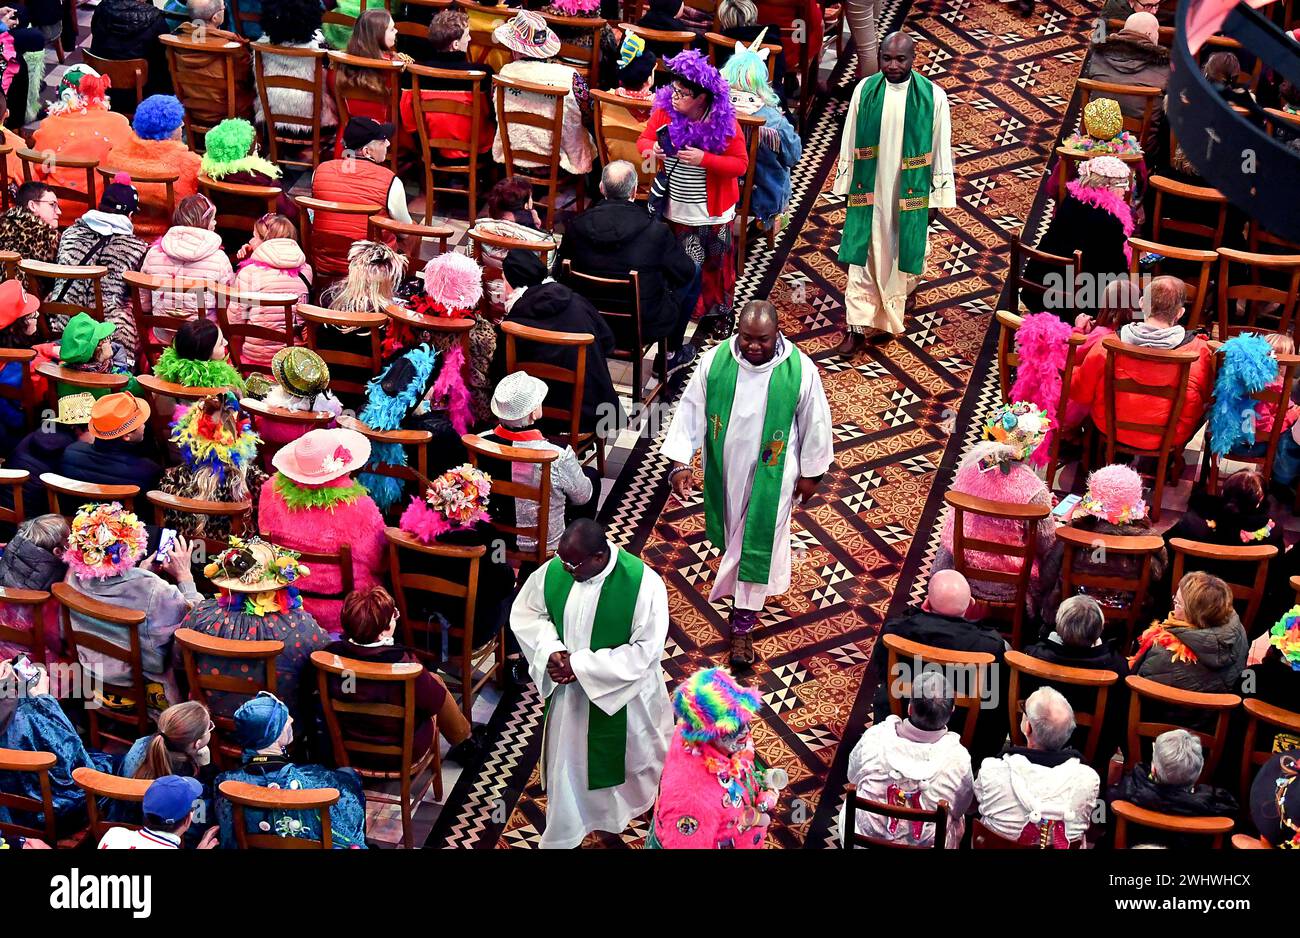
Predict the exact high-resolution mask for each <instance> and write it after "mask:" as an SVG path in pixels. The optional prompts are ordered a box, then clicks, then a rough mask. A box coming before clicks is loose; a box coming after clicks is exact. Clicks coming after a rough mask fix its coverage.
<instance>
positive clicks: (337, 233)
mask: <svg viewBox="0 0 1300 938" xmlns="http://www.w3.org/2000/svg"><path fill="white" fill-rule="evenodd" d="M392 139H393V125H392V124H381V123H379V121H377V120H375V119H374V118H372V117H353V118H351V119H350V120H349V121H348V123H347V126H346V127H345V128H344V129H343V158H342V159H341V160H325V161H324V162H322V163H321V164H320V165H319V166H317V167H316V172H315V173H313V174H312V177H311V195H312V198H314V199H325V200H327V201H330V202H363V203H365V202H368V203H370V204H373V205H382V206H384V207H385V214H386V215H387V217H389V218H392V219H395V220H396V221H400V222H407V223H408V224H409V223H410V221H411V212H410V210H409V209H408V208H407V205H406V190H405V189H403V188H402V181H401V180H400V179H398V178H397V174H396V173H394V172H393V171H392V170H391V169H389V168H388V165H387V163H386V162H385V161H386V160H387V159H388V148H389V146H390V145H391V141H392ZM367 227H368V219H366V218H365V217H364V216H362V215H342V214H339V213H337V212H316V213H315V217H314V218H313V219H312V239H313V244H312V252H313V255H314V256H313V257H312V258H311V262H312V266H313V267H314V268H315V270H316V273H317V274H318V275H319V274H325V275H327V276H331V277H338V276H342V275H343V274H346V273H347V272H348V251H349V250H350V249H351V248H352V245H353V244H354V243H355V242H357V241H364V240H366V239H367V231H366V229H367ZM385 243H388V244H389V245H390V246H392V244H394V243H395V242H394V241H393V239H392V238H391V237H390V238H388V239H386V242H385Z"/></svg>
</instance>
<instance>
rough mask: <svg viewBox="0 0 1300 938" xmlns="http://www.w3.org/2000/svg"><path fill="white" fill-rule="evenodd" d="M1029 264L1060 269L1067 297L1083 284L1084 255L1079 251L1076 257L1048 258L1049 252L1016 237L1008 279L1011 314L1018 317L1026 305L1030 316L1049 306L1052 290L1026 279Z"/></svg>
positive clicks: (1055, 256) (1053, 255) (1059, 256)
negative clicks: (1081, 280)
mask: <svg viewBox="0 0 1300 938" xmlns="http://www.w3.org/2000/svg"><path fill="white" fill-rule="evenodd" d="M1026 261H1038V262H1039V263H1041V264H1047V265H1048V266H1050V267H1055V268H1059V269H1060V270H1059V274H1060V277H1061V282H1062V284H1063V285H1064V286H1065V288H1066V290H1067V295H1069V294H1072V293H1073V290H1072V289H1071V287H1072V285H1074V284H1077V283H1079V282H1080V280H1079V278H1080V276H1081V275H1082V274H1083V252H1082V251H1080V250H1077V249H1076V250H1075V252H1074V256H1073V257H1062V256H1061V255H1059V254H1048V253H1047V252H1046V251H1040V250H1038V248H1031V247H1029V246H1028V245H1026V244H1024V243H1023V242H1022V241H1021V240H1020V236H1019V235H1012V236H1011V267H1010V270H1009V272H1008V278H1007V279H1008V280H1009V281H1010V284H1011V312H1013V313H1016V314H1019V313H1020V307H1021V304H1022V303H1023V304H1024V307H1025V309H1026V310H1027V311H1028V312H1031V313H1039V312H1042V311H1043V306H1044V302H1045V300H1044V297H1045V296H1046V295H1047V293H1048V292H1049V291H1050V290H1051V287H1049V286H1048V284H1046V283H1040V282H1039V281H1036V280H1029V279H1026V277H1025V274H1024V267H1025V262H1026ZM1044 279H1046V278H1044Z"/></svg>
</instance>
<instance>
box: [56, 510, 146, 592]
mask: <svg viewBox="0 0 1300 938" xmlns="http://www.w3.org/2000/svg"><path fill="white" fill-rule="evenodd" d="M146 546H147V541H146V536H145V530H144V523H143V522H142V521H141V520H140V519H139V518H137V517H136V516H135V514H134V512H130V511H127V510H125V509H124V508H123V507H122V504H121V502H111V503H107V504H106V503H104V502H88V503H87V504H85V505H82V506H81V507H80V508H78V509H77V514H76V516H75V517H74V518H73V519H72V529H71V531H70V532H69V534H68V548H67V550H66V551H65V552H64V554H63V559H64V560H65V561H66V562H67V564H68V569H69V570H71V571H72V572H73V573H75V574H76V575H77V576H79V577H82V578H86V579H95V580H102V579H104V578H105V577H110V576H117V575H118V574H121V573H125V572H126V571H127V570H129V569H131V568H132V567H134V566H135V565H136V563H137V562H138V561H139V560H140V558H141V557H143V556H144V552H145V549H146Z"/></svg>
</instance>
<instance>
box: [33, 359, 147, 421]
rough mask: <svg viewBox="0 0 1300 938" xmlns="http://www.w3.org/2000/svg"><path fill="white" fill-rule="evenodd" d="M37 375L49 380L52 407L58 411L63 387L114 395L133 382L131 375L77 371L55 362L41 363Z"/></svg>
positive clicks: (37, 368)
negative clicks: (61, 387)
mask: <svg viewBox="0 0 1300 938" xmlns="http://www.w3.org/2000/svg"><path fill="white" fill-rule="evenodd" d="M36 373H37V374H38V375H40V376H41V377H43V378H46V379H47V382H46V383H47V384H48V387H49V390H48V394H49V401H50V406H51V407H53V408H54V409H55V410H58V406H59V397H60V394H59V391H60V386H61V385H63V386H67V387H72V388H77V389H78V390H80V391H90V392H92V393H95V394H100V393H109V394H112V393H115V392H117V391H122V390H124V389H125V388H126V386H127V384H128V383H129V382H130V380H131V376H130V375H119V374H99V373H98V372H93V371H77V370H76V369H75V368H64V367H63V366H62V365H56V364H54V363H53V362H41V363H40V364H39V365H38V366H37V367H36Z"/></svg>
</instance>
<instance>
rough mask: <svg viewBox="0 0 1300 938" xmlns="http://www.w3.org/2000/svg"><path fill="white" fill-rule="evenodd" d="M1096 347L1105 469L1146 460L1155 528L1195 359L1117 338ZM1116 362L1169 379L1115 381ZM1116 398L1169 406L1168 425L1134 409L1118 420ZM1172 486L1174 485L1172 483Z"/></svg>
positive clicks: (1179, 443) (1178, 446) (1179, 447)
mask: <svg viewBox="0 0 1300 938" xmlns="http://www.w3.org/2000/svg"><path fill="white" fill-rule="evenodd" d="M1135 256H1136V255H1135ZM1101 344H1102V347H1103V348H1105V350H1106V353H1107V354H1106V364H1105V369H1106V370H1105V376H1104V378H1103V393H1104V394H1105V407H1106V410H1105V413H1106V431H1105V433H1104V434H1103V435H1104V437H1105V441H1106V442H1105V451H1106V463H1105V464H1106V465H1108V466H1110V465H1114V463H1115V454H1116V453H1130V454H1132V455H1134V456H1146V457H1150V458H1152V459H1154V460H1155V461H1156V468H1155V472H1154V474H1150V473H1143V476H1144V477H1146V478H1153V479H1154V485H1153V492H1152V496H1151V521H1152V522H1156V521H1159V520H1160V508H1161V500H1162V499H1163V498H1164V492H1165V482H1166V479H1167V478H1168V477H1169V471H1170V463H1171V461H1172V460H1174V459H1175V458H1176V457H1178V456H1179V455H1181V453H1182V451H1183V448H1184V447H1185V446H1186V444H1187V441H1186V440H1175V439H1174V433H1175V431H1176V430H1177V429H1178V426H1177V425H1178V417H1179V415H1180V414H1182V412H1183V403H1184V401H1186V399H1187V382H1188V375H1189V374H1190V373H1191V370H1192V365H1193V363H1195V362H1196V359H1197V353H1196V352H1195V351H1191V350H1186V349H1173V350H1170V351H1164V350H1161V349H1149V348H1140V347H1138V346H1135V345H1127V344H1125V343H1124V342H1121V341H1120V338H1119V336H1117V335H1110V336H1107V337H1106V338H1104V339H1102V340H1101ZM1120 359H1125V360H1129V361H1139V362H1147V363H1150V364H1155V365H1164V366H1166V367H1167V368H1168V369H1169V371H1170V377H1169V378H1168V379H1166V380H1165V382H1163V383H1162V384H1143V383H1141V382H1139V381H1136V380H1134V379H1133V378H1117V377H1116V368H1117V367H1118V363H1119V361H1120ZM1121 393H1123V394H1140V395H1142V396H1144V397H1150V398H1157V399H1161V400H1165V401H1168V402H1169V410H1168V413H1169V419H1168V420H1161V421H1159V422H1154V421H1152V420H1151V418H1150V417H1144V416H1143V411H1144V410H1145V408H1143V407H1141V406H1138V405H1126V406H1125V414H1126V419H1121V418H1120V415H1119V409H1118V407H1117V406H1116V400H1117V398H1118V396H1119V395H1120V394H1121ZM1124 432H1132V433H1142V434H1145V435H1147V436H1155V437H1157V438H1158V439H1159V444H1158V445H1157V446H1156V447H1154V448H1146V447H1139V446H1134V445H1130V444H1128V443H1121V442H1120V441H1119V439H1118V436H1119V434H1120V433H1124ZM1174 481H1175V483H1176V481H1177V480H1176V478H1175V480H1174Z"/></svg>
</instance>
